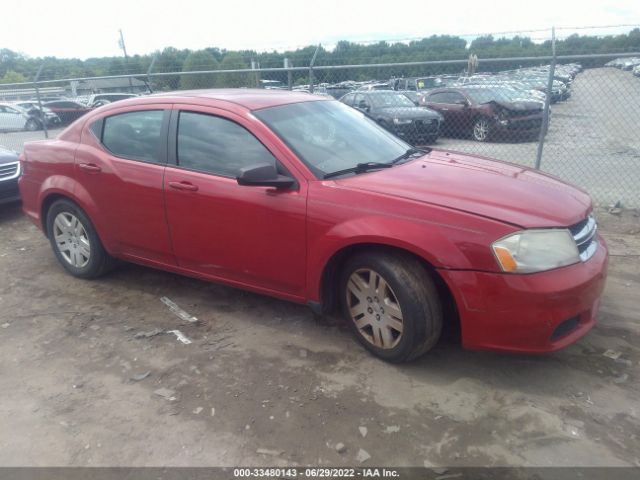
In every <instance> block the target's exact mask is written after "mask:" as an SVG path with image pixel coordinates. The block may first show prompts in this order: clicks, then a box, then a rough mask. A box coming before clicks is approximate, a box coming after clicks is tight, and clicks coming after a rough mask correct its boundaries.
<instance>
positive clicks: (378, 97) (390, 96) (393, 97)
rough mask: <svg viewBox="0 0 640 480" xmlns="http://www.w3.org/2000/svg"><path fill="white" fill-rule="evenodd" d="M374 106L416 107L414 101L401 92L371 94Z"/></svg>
mask: <svg viewBox="0 0 640 480" xmlns="http://www.w3.org/2000/svg"><path fill="white" fill-rule="evenodd" d="M369 98H370V99H371V103H373V106H374V107H378V108H386V107H415V105H414V104H413V102H412V101H411V100H409V99H408V98H407V97H405V96H404V95H402V94H401V93H394V92H383V93H375V94H372V95H369Z"/></svg>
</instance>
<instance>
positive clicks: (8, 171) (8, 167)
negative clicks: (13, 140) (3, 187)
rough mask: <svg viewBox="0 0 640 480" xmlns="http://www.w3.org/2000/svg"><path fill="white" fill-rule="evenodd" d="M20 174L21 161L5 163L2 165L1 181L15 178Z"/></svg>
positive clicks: (0, 171) (0, 169) (0, 167)
mask: <svg viewBox="0 0 640 480" xmlns="http://www.w3.org/2000/svg"><path fill="white" fill-rule="evenodd" d="M19 175H20V162H11V163H4V164H2V165H0V182H2V181H4V180H13V179H14V178H18V176H19Z"/></svg>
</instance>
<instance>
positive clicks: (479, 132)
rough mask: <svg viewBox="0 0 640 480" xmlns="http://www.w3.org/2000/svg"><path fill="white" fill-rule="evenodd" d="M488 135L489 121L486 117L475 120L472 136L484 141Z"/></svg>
mask: <svg viewBox="0 0 640 480" xmlns="http://www.w3.org/2000/svg"><path fill="white" fill-rule="evenodd" d="M488 136H489V122H488V121H487V119H486V118H481V119H479V120H476V123H474V124H473V138H475V139H476V140H478V141H479V142H484V141H485V140H486V139H487V137H488Z"/></svg>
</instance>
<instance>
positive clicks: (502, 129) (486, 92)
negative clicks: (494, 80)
mask: <svg viewBox="0 0 640 480" xmlns="http://www.w3.org/2000/svg"><path fill="white" fill-rule="evenodd" d="M421 105H424V106H426V107H429V108H432V109H433V110H435V111H437V112H440V113H441V114H442V115H443V116H444V125H443V129H444V131H445V132H447V133H448V134H450V135H470V136H471V138H473V139H474V140H476V141H478V142H486V141H489V140H504V139H508V138H510V137H514V136H518V137H523V136H529V137H531V136H533V135H539V133H540V127H541V125H542V113H543V107H544V104H543V103H542V102H539V101H534V100H530V99H524V100H523V99H522V97H520V96H519V95H518V94H517V93H514V92H513V91H512V90H510V89H506V88H503V89H501V88H498V87H488V86H482V85H469V86H466V87H459V88H444V89H437V90H432V91H431V92H429V93H428V94H427V95H425V96H424V97H423V98H422V100H421Z"/></svg>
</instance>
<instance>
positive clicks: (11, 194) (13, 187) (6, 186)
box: [0, 178, 20, 205]
mask: <svg viewBox="0 0 640 480" xmlns="http://www.w3.org/2000/svg"><path fill="white" fill-rule="evenodd" d="M18 200H20V191H19V190H18V179H17V178H16V179H13V180H5V181H0V205H2V204H4V203H11V202H16V201H18Z"/></svg>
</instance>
